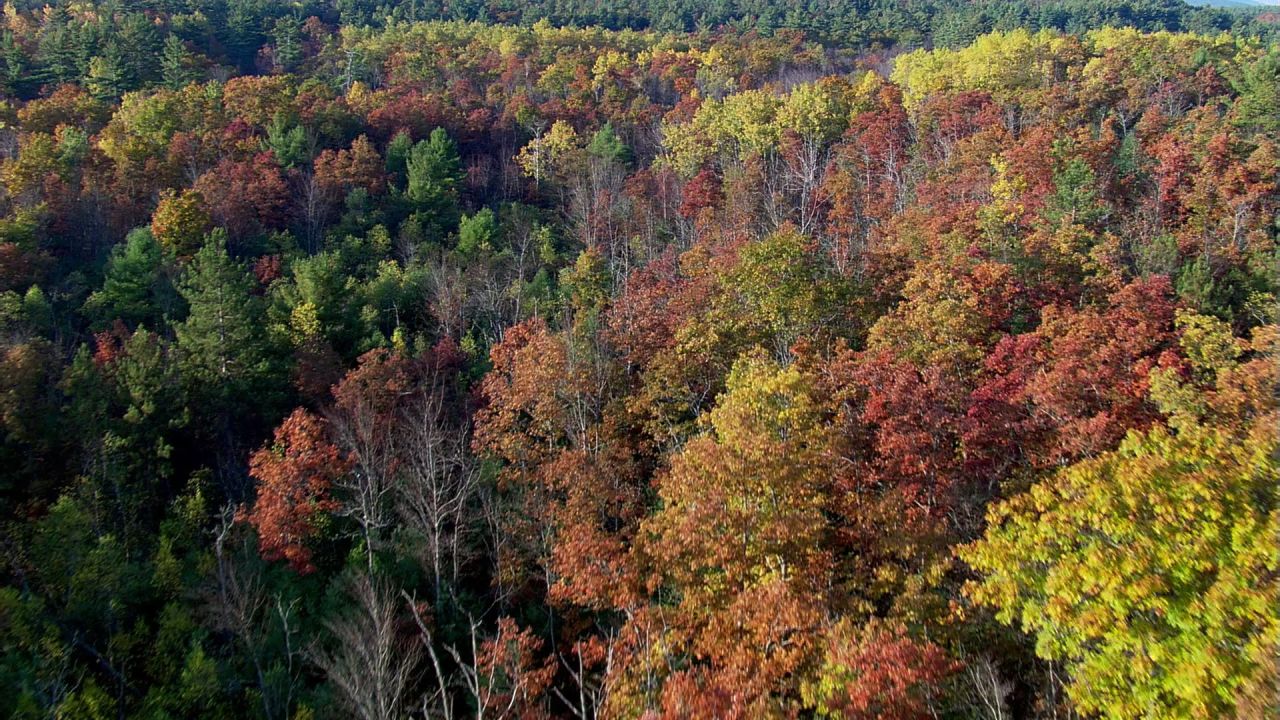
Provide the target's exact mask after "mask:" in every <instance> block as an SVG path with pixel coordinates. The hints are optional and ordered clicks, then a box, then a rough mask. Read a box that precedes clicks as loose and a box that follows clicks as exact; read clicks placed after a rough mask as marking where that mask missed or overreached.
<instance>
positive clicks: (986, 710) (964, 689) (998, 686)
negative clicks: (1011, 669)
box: [957, 655, 1013, 720]
mask: <svg viewBox="0 0 1280 720" xmlns="http://www.w3.org/2000/svg"><path fill="white" fill-rule="evenodd" d="M958 679H959V682H960V692H959V693H957V695H958V698H957V699H958V701H959V702H961V703H962V704H963V706H964V707H963V711H964V714H965V716H966V717H972V718H982V719H983V720H1009V718H1011V717H1013V716H1012V715H1011V714H1010V712H1009V707H1008V703H1007V699H1008V697H1009V693H1011V692H1012V691H1013V685H1012V684H1011V683H1010V682H1009V681H1008V680H1006V679H1005V678H1004V677H1003V676H1002V675H1001V674H1000V669H999V668H998V667H996V664H995V663H994V662H992V660H991V658H990V657H988V656H987V655H972V656H969V657H966V658H964V670H963V671H962V672H961V673H960V676H959V678H958Z"/></svg>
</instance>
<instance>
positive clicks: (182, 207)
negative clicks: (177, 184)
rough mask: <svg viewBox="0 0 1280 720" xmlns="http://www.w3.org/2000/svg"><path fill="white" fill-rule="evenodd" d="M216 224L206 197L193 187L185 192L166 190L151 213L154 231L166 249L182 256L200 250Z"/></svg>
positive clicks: (154, 234) (187, 255) (186, 256)
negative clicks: (207, 205)
mask: <svg viewBox="0 0 1280 720" xmlns="http://www.w3.org/2000/svg"><path fill="white" fill-rule="evenodd" d="M212 227H213V218H211V217H210V216H209V212H208V211H207V210H205V207H204V197H203V196H201V195H200V193H198V192H195V191H193V190H184V191H182V193H181V194H179V193H175V192H173V191H172V190H166V191H165V192H163V193H162V194H161V196H160V202H159V203H158V204H157V205H156V209H155V212H154V213H152V215H151V234H152V235H153V236H154V237H155V239H156V240H158V241H160V245H161V246H162V247H163V248H164V249H165V250H167V251H169V252H170V253H173V254H174V255H175V256H177V257H179V258H182V259H186V258H190V257H191V256H192V255H194V254H195V253H196V251H197V250H199V249H200V246H201V245H202V244H203V243H204V237H205V235H206V234H207V233H208V232H209V230H210V229H212Z"/></svg>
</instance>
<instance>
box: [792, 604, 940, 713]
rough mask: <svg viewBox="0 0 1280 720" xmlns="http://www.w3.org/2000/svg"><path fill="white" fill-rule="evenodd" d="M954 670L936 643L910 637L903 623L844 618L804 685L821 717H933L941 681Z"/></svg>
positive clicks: (829, 633)
mask: <svg viewBox="0 0 1280 720" xmlns="http://www.w3.org/2000/svg"><path fill="white" fill-rule="evenodd" d="M957 669H958V665H957V664H956V663H955V662H952V661H950V660H948V659H947V656H946V654H945V653H944V652H943V651H942V649H941V648H939V647H938V646H937V645H934V644H933V643H931V642H928V641H918V640H915V639H913V638H911V637H910V636H909V635H908V634H907V631H906V628H905V627H902V626H894V625H892V624H889V623H885V622H881V621H879V620H872V621H871V622H870V623H868V624H867V625H866V626H864V627H861V628H858V627H857V626H856V625H855V624H854V623H852V622H850V621H849V620H848V619H846V620H843V621H841V622H840V623H839V624H837V625H836V626H835V627H834V628H832V629H831V630H830V631H829V632H828V635H827V639H826V647H825V654H824V657H823V661H822V667H821V668H820V669H819V670H818V677H817V679H816V680H814V681H812V682H811V683H807V684H806V685H805V696H806V700H807V701H808V702H810V703H811V704H812V706H813V707H814V709H815V710H816V711H817V712H818V714H819V715H820V716H822V717H837V718H844V719H845V720H863V719H865V720H872V719H873V718H874V719H875V720H925V719H926V718H932V717H936V716H937V704H938V702H937V701H938V699H939V695H940V694H941V690H942V684H943V683H944V682H945V681H946V679H947V677H948V676H949V675H951V674H952V673H954V672H955V671H956V670H957Z"/></svg>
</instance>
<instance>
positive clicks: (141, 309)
mask: <svg viewBox="0 0 1280 720" xmlns="http://www.w3.org/2000/svg"><path fill="white" fill-rule="evenodd" d="M162 262H163V257H162V252H161V249H160V244H159V243H158V242H156V239H155V236H153V235H152V234H151V231H150V230H148V229H146V228H138V229H136V230H134V231H132V232H130V233H129V236H128V237H127V238H126V239H125V242H124V243H123V244H121V245H118V246H117V247H116V248H115V250H113V251H112V253H111V259H110V260H108V261H107V269H106V278H105V279H104V280H103V283H102V289H101V290H98V291H97V292H95V293H93V294H92V295H90V296H89V299H88V300H87V301H86V302H85V304H84V312H85V314H86V315H88V316H89V317H90V318H92V319H93V320H94V324H95V325H96V326H98V327H107V326H108V325H110V324H111V322H112V321H113V320H117V319H118V320H122V321H124V322H125V323H127V324H129V325H131V326H138V325H147V326H150V327H152V328H156V327H159V325H160V321H161V319H162V317H163V316H164V315H165V314H166V312H167V311H170V310H172V309H173V305H174V304H175V301H176V298H174V297H173V294H172V291H171V289H170V288H168V287H166V283H165V282H164V278H163V276H162V275H161V264H162Z"/></svg>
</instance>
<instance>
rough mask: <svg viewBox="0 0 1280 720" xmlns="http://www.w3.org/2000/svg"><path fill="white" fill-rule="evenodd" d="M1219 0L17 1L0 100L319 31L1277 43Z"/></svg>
mask: <svg viewBox="0 0 1280 720" xmlns="http://www.w3.org/2000/svg"><path fill="white" fill-rule="evenodd" d="M1211 4H1212V5H1229V7H1208V6H1202V7H1196V6H1192V5H1189V4H1187V3H1184V2H1181V1H1180V0H1117V1H1114V2H1113V1H1110V0H1048V1H1040V0H1036V1H1028V0H978V1H976V2H959V1H957V0H799V1H797V2H770V1H769V0H715V1H713V2H706V1H704V0H602V1H601V0H591V1H590V2H588V1H586V0H527V1H526V0H488V1H487V2H485V1H484V0H465V1H463V2H442V0H401V1H399V2H384V1H382V0H302V1H301V2H294V3H280V2H271V1H269V0H114V1H107V2H103V1H101V0H94V1H92V2H76V3H71V2H66V0H57V1H54V2H42V1H39V0H36V1H32V0H18V1H16V2H15V1H13V0H10V2H8V3H6V4H5V9H4V19H3V35H0V91H2V92H3V93H4V94H6V95H10V96H16V97H19V98H31V97H36V96H38V95H39V94H40V91H41V89H42V88H46V89H47V88H48V87H50V86H52V85H57V84H61V83H66V82H75V83H79V84H85V83H92V84H93V85H94V87H96V88H97V90H96V91H95V92H96V94H99V95H102V96H112V95H114V96H116V97H118V96H119V95H120V94H122V93H124V92H127V91H130V90H137V89H140V88H143V87H147V86H150V85H155V84H160V83H164V84H167V85H170V86H177V85H180V84H183V83H184V82H186V81H187V80H193V79H194V80H199V79H209V78H213V79H225V78H226V77H228V76H230V75H239V74H246V73H251V74H266V73H270V72H279V71H291V70H296V69H298V68H299V66H300V65H301V64H302V63H303V62H304V61H305V60H306V59H307V58H308V57H309V56H310V55H311V54H312V53H314V52H315V51H316V50H317V49H318V48H319V46H320V45H321V43H320V42H319V41H318V40H317V32H318V31H319V29H320V28H321V27H327V28H329V29H333V28H334V27H338V26H341V27H361V26H373V27H387V26H390V25H394V24H396V23H405V22H414V21H429V20H463V21H479V22H485V23H499V24H513V25H525V26H528V25H532V24H534V23H537V22H542V21H545V22H549V23H551V24H552V25H556V26H576V27H587V26H599V27H603V28H606V29H610V30H651V31H656V32H663V33H669V32H713V33H714V32H717V31H721V32H754V33H759V34H762V35H770V34H774V33H777V32H781V31H799V32H802V33H804V34H805V36H806V39H809V40H815V41H819V42H822V43H824V44H826V45H839V46H843V47H848V48H851V49H856V50H877V49H886V48H890V47H907V48H912V47H921V46H929V45H934V46H941V47H962V46H964V45H967V44H969V43H970V42H972V41H973V39H974V38H976V37H977V36H979V35H982V34H984V33H987V32H991V31H1001V30H1006V31H1007V30H1011V29H1015V28H1027V29H1030V30H1039V29H1055V30H1061V31H1065V32H1069V33H1079V32H1083V31H1086V30H1090V29H1095V28H1100V27H1106V26H1112V27H1133V28H1136V29H1139V30H1143V31H1147V32H1151V31H1156V30H1170V31H1191V32H1198V33H1209V34H1213V33H1217V32H1221V31H1229V32H1231V33H1233V34H1235V35H1248V36H1255V35H1256V36H1271V35H1273V34H1274V33H1275V32H1276V31H1277V28H1278V27H1280V25H1278V24H1277V19H1276V13H1274V12H1273V11H1269V10H1268V9H1267V8H1265V7H1263V6H1259V5H1256V4H1253V3H1252V2H1246V1H1241V2H1229V1H1228V2H1224V3H1211ZM312 18H314V19H312ZM104 99H106V98H105V97H104Z"/></svg>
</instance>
